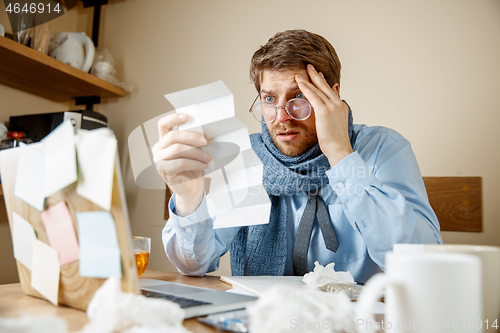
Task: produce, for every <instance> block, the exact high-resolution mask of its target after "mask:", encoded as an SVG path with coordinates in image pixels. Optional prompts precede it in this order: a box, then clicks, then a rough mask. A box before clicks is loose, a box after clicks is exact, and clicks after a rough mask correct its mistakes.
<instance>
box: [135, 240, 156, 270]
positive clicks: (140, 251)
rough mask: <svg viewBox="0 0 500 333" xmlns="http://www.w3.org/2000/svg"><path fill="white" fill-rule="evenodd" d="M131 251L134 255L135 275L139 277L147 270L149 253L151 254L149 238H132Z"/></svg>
mask: <svg viewBox="0 0 500 333" xmlns="http://www.w3.org/2000/svg"><path fill="white" fill-rule="evenodd" d="M132 250H133V251H134V255H135V263H136V265H137V275H139V276H141V275H142V274H143V273H144V271H145V270H146V268H148V262H149V253H150V252H151V238H149V237H138V236H134V237H132Z"/></svg>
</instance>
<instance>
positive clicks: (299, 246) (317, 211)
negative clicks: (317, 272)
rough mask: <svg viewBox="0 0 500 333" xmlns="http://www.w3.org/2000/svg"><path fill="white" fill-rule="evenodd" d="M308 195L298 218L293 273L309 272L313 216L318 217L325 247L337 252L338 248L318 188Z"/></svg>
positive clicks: (302, 273)
mask: <svg viewBox="0 0 500 333" xmlns="http://www.w3.org/2000/svg"><path fill="white" fill-rule="evenodd" d="M308 196H309V199H308V200H307V205H306V208H305V210H304V214H302V217H301V218H300V223H299V228H298V229H297V236H296V237H295V245H294V247H293V273H294V275H304V274H306V273H308V272H309V271H308V269H307V252H308V250H309V242H310V241H311V234H312V229H313V226H314V218H315V217H317V218H318V223H319V227H320V229H321V233H322V234H323V240H324V241H325V244H326V248H327V249H328V250H330V251H333V252H337V249H338V248H339V241H338V239H337V235H336V234H335V230H333V226H332V223H331V222H330V214H328V210H327V209H326V205H325V202H324V201H323V199H322V198H321V197H320V196H319V195H318V190H314V191H311V192H309V193H308Z"/></svg>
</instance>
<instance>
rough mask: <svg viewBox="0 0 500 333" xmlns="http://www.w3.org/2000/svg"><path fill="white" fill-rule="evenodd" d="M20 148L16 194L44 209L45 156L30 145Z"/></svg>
mask: <svg viewBox="0 0 500 333" xmlns="http://www.w3.org/2000/svg"><path fill="white" fill-rule="evenodd" d="M20 149H21V151H20V153H19V155H20V156H19V161H18V164H17V174H16V183H15V187H14V194H15V195H16V196H17V197H19V198H21V199H22V200H24V201H25V202H27V203H28V204H30V205H31V206H33V207H35V208H36V209H38V210H39V211H42V210H43V206H44V202H45V156H44V155H43V154H42V153H41V152H40V151H38V150H37V149H34V148H32V147H29V146H25V147H21V148H20Z"/></svg>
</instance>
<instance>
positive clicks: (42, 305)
mask: <svg viewBox="0 0 500 333" xmlns="http://www.w3.org/2000/svg"><path fill="white" fill-rule="evenodd" d="M142 277H146V278H152V279H158V280H165V281H171V282H178V283H185V284H188V285H192V286H196V287H204V288H211V289H218V290H228V289H231V286H230V285H229V284H227V283H224V282H222V281H220V280H219V277H218V276H205V277H203V278H194V277H187V276H182V275H180V274H178V273H172V272H162V271H153V270H146V272H145V273H144V274H143V276H142ZM23 314H28V315H31V316H39V315H43V314H45V315H55V316H59V317H63V318H65V319H66V321H67V322H68V330H69V331H70V332H73V331H78V330H80V329H81V328H82V327H83V326H84V325H85V324H86V323H87V322H88V319H87V315H86V313H85V312H84V311H81V310H76V309H73V308H69V307H66V306H54V305H52V304H51V303H49V302H48V301H46V300H43V299H39V298H35V297H32V296H27V295H26V294H24V293H23V292H22V290H21V285H20V284H19V283H12V284H4V285H0V317H20V316H22V315H23ZM184 326H185V327H186V328H187V329H188V330H190V331H193V332H202V333H205V332H216V330H215V329H213V328H211V327H210V326H207V325H205V324H202V323H200V322H199V321H198V320H197V319H196V318H194V319H187V320H185V321H184Z"/></svg>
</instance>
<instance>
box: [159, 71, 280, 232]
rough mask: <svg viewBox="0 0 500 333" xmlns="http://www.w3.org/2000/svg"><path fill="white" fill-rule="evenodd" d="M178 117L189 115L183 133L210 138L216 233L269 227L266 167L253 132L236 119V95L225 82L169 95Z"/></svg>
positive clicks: (211, 184) (182, 126) (269, 204)
mask: <svg viewBox="0 0 500 333" xmlns="http://www.w3.org/2000/svg"><path fill="white" fill-rule="evenodd" d="M165 98H167V99H168V100H169V102H170V103H171V104H172V105H173V106H174V107H175V109H176V112H177V113H185V114H188V115H189V120H188V121H187V122H186V123H185V124H182V125H180V126H179V130H180V131H192V132H198V133H201V134H203V135H205V136H206V137H207V138H208V139H209V140H210V144H209V145H208V147H203V148H201V149H202V150H204V151H206V152H207V153H209V154H210V155H211V156H212V161H211V162H210V163H209V166H208V168H207V169H206V170H205V177H208V178H210V190H209V193H210V194H209V195H210V199H211V200H212V202H213V203H214V205H215V207H216V208H217V210H218V214H217V217H216V219H215V221H214V228H227V227H237V226H247V225H256V224H266V223H269V214H270V211H271V202H270V200H269V197H268V195H267V193H266V191H265V190H264V188H263V187H262V162H261V161H260V159H259V158H258V157H257V155H256V154H255V152H254V151H253V149H252V145H251V143H250V137H249V134H248V129H247V127H246V126H245V124H243V123H242V122H241V121H240V120H238V119H237V118H236V117H235V115H234V100H233V94H232V93H231V91H230V90H229V89H228V88H227V87H226V85H225V84H224V82H222V81H217V82H214V83H211V84H207V85H204V86H200V87H196V88H192V89H187V90H183V91H179V92H176V93H171V94H167V95H165Z"/></svg>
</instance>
